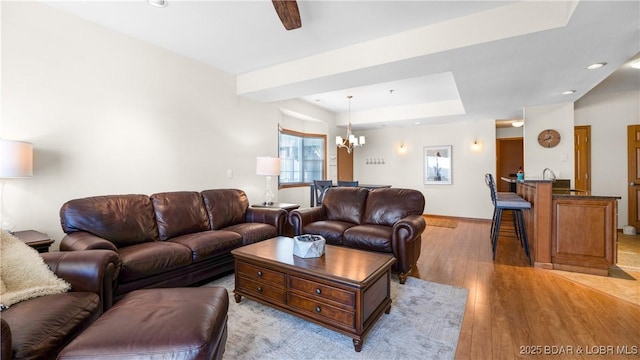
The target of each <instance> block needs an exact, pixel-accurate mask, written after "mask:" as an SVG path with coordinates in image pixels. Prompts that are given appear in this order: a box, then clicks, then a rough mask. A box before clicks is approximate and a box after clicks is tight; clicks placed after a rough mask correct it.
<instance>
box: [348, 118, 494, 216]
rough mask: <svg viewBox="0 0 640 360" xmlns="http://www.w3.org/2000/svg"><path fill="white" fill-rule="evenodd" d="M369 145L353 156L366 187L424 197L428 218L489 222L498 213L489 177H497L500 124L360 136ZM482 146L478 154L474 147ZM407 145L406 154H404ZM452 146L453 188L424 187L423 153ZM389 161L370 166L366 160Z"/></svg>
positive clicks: (418, 128)
mask: <svg viewBox="0 0 640 360" xmlns="http://www.w3.org/2000/svg"><path fill="white" fill-rule="evenodd" d="M357 134H358V135H366V137H367V143H366V145H365V146H364V147H362V148H357V149H356V150H355V153H354V179H356V180H358V181H360V182H361V183H367V184H371V183H373V184H391V185H393V186H394V187H406V188H412V189H417V190H420V191H422V193H423V194H424V195H425V198H426V208H425V212H426V213H428V214H438V215H446V216H456V217H469V218H481V219H490V218H491V215H492V211H493V207H492V204H491V200H490V197H489V189H488V188H487V186H486V185H485V183H484V174H485V173H488V172H490V173H495V167H496V164H495V142H496V140H495V137H496V135H495V134H496V129H495V120H494V119H486V120H476V121H472V122H469V121H456V122H447V123H442V124H432V125H416V126H412V127H402V128H399V127H398V128H396V127H387V128H384V129H380V130H370V131H360V132H358V133H357ZM474 140H478V142H479V143H480V145H481V147H480V150H479V151H472V150H471V144H472V143H473V142H474ZM402 143H404V144H405V146H406V148H407V151H406V153H404V154H401V153H399V148H400V145H401V144H402ZM432 145H452V153H453V159H452V166H453V173H452V175H453V178H452V184H451V185H425V184H424V183H423V171H424V164H423V163H424V162H423V147H424V146H432ZM367 158H372V159H384V162H385V163H384V164H383V165H367V164H366V159H367Z"/></svg>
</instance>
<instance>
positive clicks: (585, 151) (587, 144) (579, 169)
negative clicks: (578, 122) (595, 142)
mask: <svg viewBox="0 0 640 360" xmlns="http://www.w3.org/2000/svg"><path fill="white" fill-rule="evenodd" d="M573 137H574V139H573V144H574V156H575V163H574V168H575V169H574V170H575V171H574V174H575V176H576V178H575V180H574V182H573V183H574V186H573V187H574V188H575V189H578V190H586V191H591V126H590V125H585V126H576V127H574V129H573Z"/></svg>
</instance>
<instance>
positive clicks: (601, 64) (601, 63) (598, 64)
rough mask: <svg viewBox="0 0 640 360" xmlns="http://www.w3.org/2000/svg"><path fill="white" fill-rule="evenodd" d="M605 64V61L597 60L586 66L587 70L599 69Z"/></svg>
mask: <svg viewBox="0 0 640 360" xmlns="http://www.w3.org/2000/svg"><path fill="white" fill-rule="evenodd" d="M605 65H607V63H606V62H599V63H595V64H591V65H589V66H587V67H586V69H587V70H595V69H600V68H601V67H603V66H605Z"/></svg>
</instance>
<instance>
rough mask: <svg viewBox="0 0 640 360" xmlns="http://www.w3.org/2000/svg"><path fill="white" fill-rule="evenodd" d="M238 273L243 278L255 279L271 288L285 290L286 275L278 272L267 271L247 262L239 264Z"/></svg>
mask: <svg viewBox="0 0 640 360" xmlns="http://www.w3.org/2000/svg"><path fill="white" fill-rule="evenodd" d="M236 271H237V272H238V274H240V275H242V276H245V277H248V278H253V279H255V280H258V281H260V282H262V283H265V284H269V285H271V286H275V287H279V288H283V289H284V287H285V280H284V279H285V274H283V273H281V272H278V271H273V270H269V269H265V268H262V267H259V266H255V265H251V264H248V263H245V262H238V265H237V269H236Z"/></svg>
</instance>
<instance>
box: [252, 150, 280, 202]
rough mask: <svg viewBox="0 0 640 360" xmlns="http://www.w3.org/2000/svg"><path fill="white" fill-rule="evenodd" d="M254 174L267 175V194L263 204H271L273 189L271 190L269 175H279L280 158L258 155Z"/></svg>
mask: <svg viewBox="0 0 640 360" xmlns="http://www.w3.org/2000/svg"><path fill="white" fill-rule="evenodd" d="M256 175H266V176H267V194H266V196H265V201H264V203H263V204H264V205H273V199H274V195H273V191H271V177H272V176H279V175H280V158H274V157H269V156H258V157H257V161H256Z"/></svg>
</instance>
